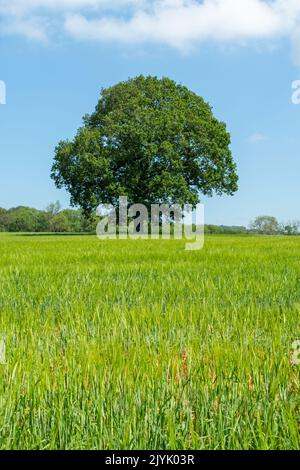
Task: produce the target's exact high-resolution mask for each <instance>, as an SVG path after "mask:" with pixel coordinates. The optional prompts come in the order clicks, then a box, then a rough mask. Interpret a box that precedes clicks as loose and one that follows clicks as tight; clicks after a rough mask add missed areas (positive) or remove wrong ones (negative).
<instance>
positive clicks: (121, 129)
mask: <svg viewBox="0 0 300 470" xmlns="http://www.w3.org/2000/svg"><path fill="white" fill-rule="evenodd" d="M52 178H53V179H54V181H55V183H56V185H57V187H59V188H62V187H65V188H66V189H67V190H68V191H69V193H70V195H71V204H72V205H79V206H80V207H81V208H82V209H83V210H84V212H85V213H91V212H92V211H93V209H95V207H97V205H98V204H101V203H103V204H104V203H109V204H113V205H116V204H117V199H118V197H119V196H121V195H122V196H127V197H128V202H129V203H143V204H145V205H146V206H150V204H152V203H165V204H172V203H178V204H192V205H195V204H197V203H198V202H199V197H200V193H202V194H205V195H208V196H211V195H212V194H213V193H214V192H215V193H217V194H219V195H221V194H223V193H225V194H229V195H233V194H234V192H235V191H236V190H237V189H238V186H237V182H238V177H237V173H236V165H235V163H234V161H233V158H232V154H231V151H230V135H229V133H228V132H227V130H226V125H225V124H224V123H223V122H219V121H218V120H217V119H216V118H215V117H214V115H213V113H212V110H211V108H210V106H209V105H208V104H207V103H206V102H205V101H204V100H203V99H202V98H201V97H200V96H197V95H196V94H195V93H193V92H192V91H190V90H188V89H187V88H186V87H184V86H182V85H178V84H176V83H175V82H174V81H172V80H170V79H168V78H163V79H158V78H156V77H144V76H139V77H137V78H135V79H130V80H128V81H126V82H122V83H119V84H117V85H115V86H113V87H111V88H107V89H103V90H102V92H101V96H100V99H99V102H98V104H97V106H96V109H95V112H94V113H93V114H91V115H87V116H85V117H84V121H83V126H82V127H81V128H80V129H79V130H78V132H77V134H76V136H75V138H74V140H73V141H69V140H65V141H61V142H59V144H58V146H57V148H56V151H55V159H54V164H53V167H52Z"/></svg>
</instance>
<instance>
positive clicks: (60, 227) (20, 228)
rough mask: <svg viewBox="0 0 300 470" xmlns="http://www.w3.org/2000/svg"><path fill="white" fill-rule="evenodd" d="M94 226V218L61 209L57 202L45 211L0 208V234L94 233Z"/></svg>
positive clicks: (79, 211) (95, 222)
mask: <svg viewBox="0 0 300 470" xmlns="http://www.w3.org/2000/svg"><path fill="white" fill-rule="evenodd" d="M96 225H97V219H96V217H93V216H92V217H90V218H87V217H85V216H84V214H83V212H82V211H81V210H73V209H62V208H61V206H60V203H59V202H55V203H52V204H49V206H48V207H47V208H46V209H45V210H38V209H33V208H31V207H24V206H18V207H14V208H12V209H8V210H6V209H3V208H0V232H56V233H59V232H61V233H63V232H70V233H72V232H76V233H80V232H95V231H96Z"/></svg>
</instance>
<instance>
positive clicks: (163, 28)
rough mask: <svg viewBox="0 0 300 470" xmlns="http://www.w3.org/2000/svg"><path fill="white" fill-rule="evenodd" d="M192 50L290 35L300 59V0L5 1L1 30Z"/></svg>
mask: <svg viewBox="0 0 300 470" xmlns="http://www.w3.org/2000/svg"><path fill="white" fill-rule="evenodd" d="M57 30H60V31H59V32H63V33H64V34H68V35H71V36H72V37H74V38H77V39H82V40H95V41H118V42H121V43H149V42H150V43H162V44H167V45H169V46H172V47H175V48H178V49H188V48H190V47H193V46H195V45H197V44H199V43H201V42H204V41H211V42H216V43H221V44H222V45H223V44H235V45H237V44H241V45H245V44H248V43H251V42H253V41H263V42H264V43H269V42H272V41H274V40H278V39H279V40H280V39H285V38H288V39H290V40H291V42H292V43H293V45H294V56H295V59H296V60H298V59H299V61H300V47H299V48H298V44H299V39H300V0H152V1H149V0H0V34H1V33H2V34H23V35H25V36H27V37H30V38H34V39H45V38H47V37H48V36H49V35H51V32H52V33H53V32H55V33H57Z"/></svg>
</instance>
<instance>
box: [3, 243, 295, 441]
mask: <svg viewBox="0 0 300 470" xmlns="http://www.w3.org/2000/svg"><path fill="white" fill-rule="evenodd" d="M0 282H1V290H0V312H1V317H0V333H1V335H2V337H3V340H4V341H5V344H6V363H5V364H2V365H0V400H1V408H0V448H2V449H20V448H21V449H174V450H175V449H299V448H300V437H299V428H300V415H299V412H300V410H299V405H300V397H299V388H300V366H299V365H298V366H297V365H293V364H292V361H291V347H292V344H293V342H294V341H295V340H298V339H300V325H299V313H300V238H296V237H295V238H293V237H291V238H289V237H251V236H245V237H243V236H241V237H237V236H236V237H232V236H215V237H206V242H205V249H204V250H202V251H199V252H186V251H184V242H181V241H106V242H100V241H99V240H97V239H96V237H93V236H26V235H2V236H1V237H0Z"/></svg>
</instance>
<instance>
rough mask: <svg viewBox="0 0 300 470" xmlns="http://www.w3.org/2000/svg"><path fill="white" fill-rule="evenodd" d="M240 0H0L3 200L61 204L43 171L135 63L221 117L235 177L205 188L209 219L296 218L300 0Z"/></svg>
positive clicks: (61, 195) (299, 212)
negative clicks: (212, 190) (230, 185)
mask: <svg viewBox="0 0 300 470" xmlns="http://www.w3.org/2000/svg"><path fill="white" fill-rule="evenodd" d="M237 3H239V5H241V6H242V7H241V8H240V9H239V10H238V11H237V10H236V7H235V8H234V6H233V5H234V3H233V2H232V0H205V1H204V2H200V1H198V2H197V1H196V0H154V1H153V2H149V1H148V2H146V3H145V2H144V1H143V0H119V1H118V0H112V1H111V2H109V3H108V2H105V0H62V1H61V2H58V1H56V0H53V1H52V3H51V2H50V1H48V0H28V1H25V0H10V2H8V1H6V0H0V80H3V81H5V83H6V87H7V104H6V105H5V106H0V158H1V167H0V168H1V172H0V206H2V207H6V208H8V207H12V206H17V205H21V204H22V205H29V206H33V207H37V208H44V207H45V206H46V205H47V204H48V203H49V202H51V201H54V200H57V199H59V200H60V201H61V202H62V203H63V205H64V206H68V204H69V199H68V195H67V194H66V193H65V192H64V191H59V190H57V189H55V187H54V183H53V182H52V181H51V179H50V169H51V164H52V159H53V152H54V147H55V145H56V144H57V142H58V141H59V140H60V139H64V138H72V137H73V135H74V133H75V132H76V130H77V128H78V127H79V126H80V125H81V118H82V116H83V115H84V114H86V113H89V112H91V111H93V109H94V107H95V105H96V102H97V99H98V96H99V92H100V89H101V87H106V86H109V85H112V84H114V83H117V82H119V81H121V80H125V79H127V78H128V77H134V76H136V75H138V74H141V73H142V74H145V75H148V74H151V75H157V76H163V75H164V76H168V77H170V78H172V79H174V80H176V81H178V82H181V83H183V84H184V85H186V86H187V87H189V88H191V89H192V90H193V91H195V92H196V93H198V94H200V95H202V96H203V97H204V98H205V99H206V100H207V101H208V102H209V103H210V104H211V105H212V106H213V108H214V112H215V114H216V116H217V117H218V118H219V119H221V120H223V121H225V122H226V123H227V125H228V129H229V131H230V132H231V136H232V152H233V155H234V158H235V161H236V162H237V164H238V173H239V177H240V182H239V186H240V189H239V191H238V193H237V194H236V195H235V196H234V197H221V198H219V197H214V198H212V199H205V200H204V202H205V206H206V222H207V223H217V224H222V223H223V224H235V225H247V224H248V222H249V221H250V220H251V219H253V218H254V217H255V216H257V215H262V214H272V215H275V216H276V217H278V219H279V220H280V221H281V220H290V219H300V208H299V207H298V206H299V205H298V201H299V200H300V197H299V196H300V185H299V175H300V155H299V144H300V133H299V124H300V105H299V106H296V105H295V104H293V103H292V100H291V96H292V82H293V81H294V80H297V79H300V54H299V53H298V41H297V39H299V38H300V34H299V31H300V26H299V25H300V21H299V16H300V1H298V0H285V2H282V1H281V0H273V2H266V1H263V0H240V1H239V2H235V5H236V4H237ZM50 4H51V5H50ZM204 7H205V8H204ZM201 8H202V9H201ZM257 15H258V16H257ZM284 15H285V16H284ZM258 18H259V21H258ZM224 24H225V25H224ZM166 31H167V32H166ZM298 34H299V35H298Z"/></svg>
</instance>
